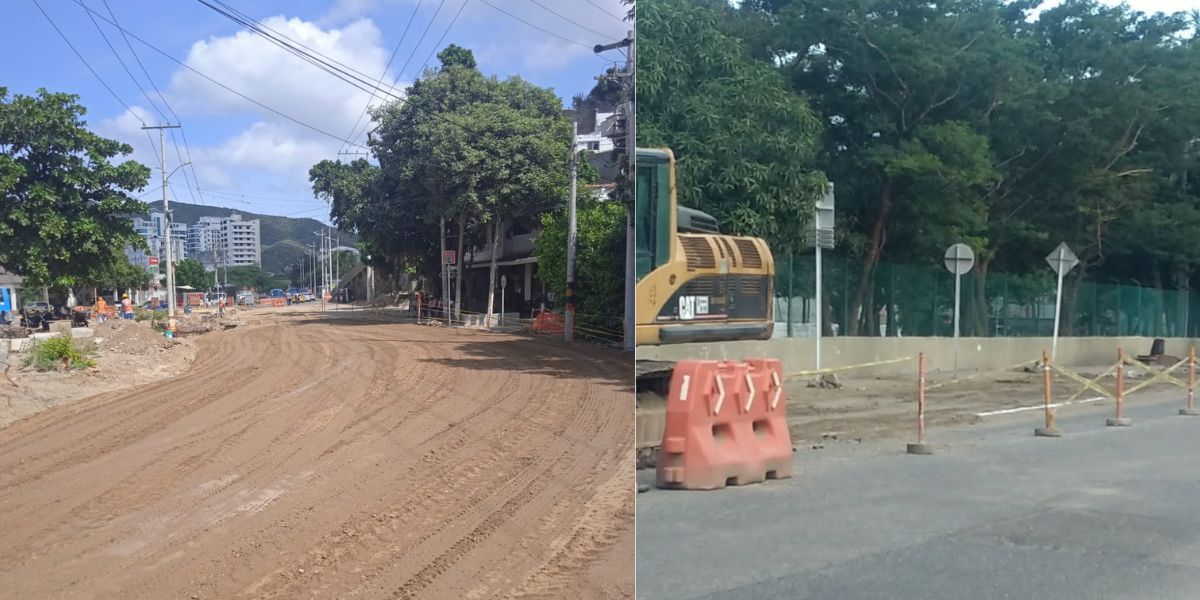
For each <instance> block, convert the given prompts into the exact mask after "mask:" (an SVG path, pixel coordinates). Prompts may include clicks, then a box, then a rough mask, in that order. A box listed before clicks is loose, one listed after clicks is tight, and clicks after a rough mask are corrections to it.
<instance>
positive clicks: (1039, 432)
mask: <svg viewBox="0 0 1200 600" xmlns="http://www.w3.org/2000/svg"><path fill="white" fill-rule="evenodd" d="M1033 435H1034V436H1035V437H1049V438H1056V437H1062V430H1060V429H1059V428H1057V427H1038V428H1037V429H1034V430H1033Z"/></svg>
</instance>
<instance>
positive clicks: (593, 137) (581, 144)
mask: <svg viewBox="0 0 1200 600" xmlns="http://www.w3.org/2000/svg"><path fill="white" fill-rule="evenodd" d="M615 115H616V113H612V112H599V111H596V127H595V129H593V130H592V131H587V132H582V133H579V134H577V135H576V136H575V148H576V150H590V151H592V152H593V153H601V152H608V151H610V150H612V149H613V141H612V138H611V137H609V132H608V129H611V127H612V121H613V117H614V116H615Z"/></svg>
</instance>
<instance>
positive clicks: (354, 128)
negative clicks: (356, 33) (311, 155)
mask: <svg viewBox="0 0 1200 600" xmlns="http://www.w3.org/2000/svg"><path fill="white" fill-rule="evenodd" d="M423 2H424V0H418V1H417V5H416V7H414V8H413V11H412V14H411V15H409V17H408V23H407V24H405V25H404V32H403V33H401V34H400V40H399V41H398V42H396V47H395V48H392V55H391V56H390V57H388V61H387V64H386V65H384V66H383V72H382V73H380V74H379V83H381V84H382V83H383V78H384V77H387V71H388V69H390V68H391V67H392V61H394V60H396V54H398V53H399V52H400V46H401V45H403V44H404V38H406V37H408V30H409V28H411V27H412V24H413V21H414V20H415V19H416V18H417V11H419V10H421V4H422V3H423ZM442 2H443V3H444V2H445V0H442ZM439 9H440V7H439ZM426 31H428V29H426ZM421 39H425V36H423V35H422V36H421ZM420 44H421V42H420V41H418V42H417V45H418V46H419V45H420ZM409 56H410V59H411V56H412V55H411V54H410V55H409ZM406 68H408V63H407V62H406V63H404V67H401V69H400V73H399V74H398V75H397V76H396V81H399V80H400V77H401V76H402V75H404V69H406ZM395 87H396V86H395V85H394V84H393V85H392V88H395ZM374 101H375V92H371V99H370V100H367V102H366V104H364V105H363V109H362V112H360V113H359V114H358V118H357V119H355V120H354V125H353V126H351V127H350V133H348V134H346V137H347V138H349V139H354V137H355V135H354V132H356V131H358V124H359V123H361V122H362V118H363V117H364V116H366V114H367V109H369V108H370V107H371V103H372V102H374ZM344 149H345V145H343V146H342V147H340V148H338V152H341V151H342V150H344Z"/></svg>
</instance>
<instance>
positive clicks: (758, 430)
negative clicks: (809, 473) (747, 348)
mask: <svg viewBox="0 0 1200 600" xmlns="http://www.w3.org/2000/svg"><path fill="white" fill-rule="evenodd" d="M746 365H747V366H748V367H749V370H750V371H749V376H750V381H751V382H752V383H753V385H754V401H753V402H752V403H751V404H750V419H751V426H752V427H753V429H754V437H753V438H752V441H753V443H754V445H755V450H756V452H757V453H758V460H759V461H760V463H758V464H757V465H756V469H758V470H761V471H762V472H763V473H764V474H765V475H766V478H767V479H784V478H787V477H791V476H792V433H791V431H789V430H788V421H787V394H786V393H785V392H784V390H783V380H784V375H783V362H782V361H780V360H779V359H776V358H751V359H747V360H746Z"/></svg>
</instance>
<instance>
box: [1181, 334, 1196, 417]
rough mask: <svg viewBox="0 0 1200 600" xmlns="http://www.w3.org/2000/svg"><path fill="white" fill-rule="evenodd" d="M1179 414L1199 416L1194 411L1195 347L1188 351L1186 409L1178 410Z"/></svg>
mask: <svg viewBox="0 0 1200 600" xmlns="http://www.w3.org/2000/svg"><path fill="white" fill-rule="evenodd" d="M1179 414H1181V415H1185V416H1189V417H1195V416H1198V415H1200V411H1197V410H1196V347H1195V346H1192V347H1191V348H1189V349H1188V387H1187V408H1181V409H1179Z"/></svg>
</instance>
